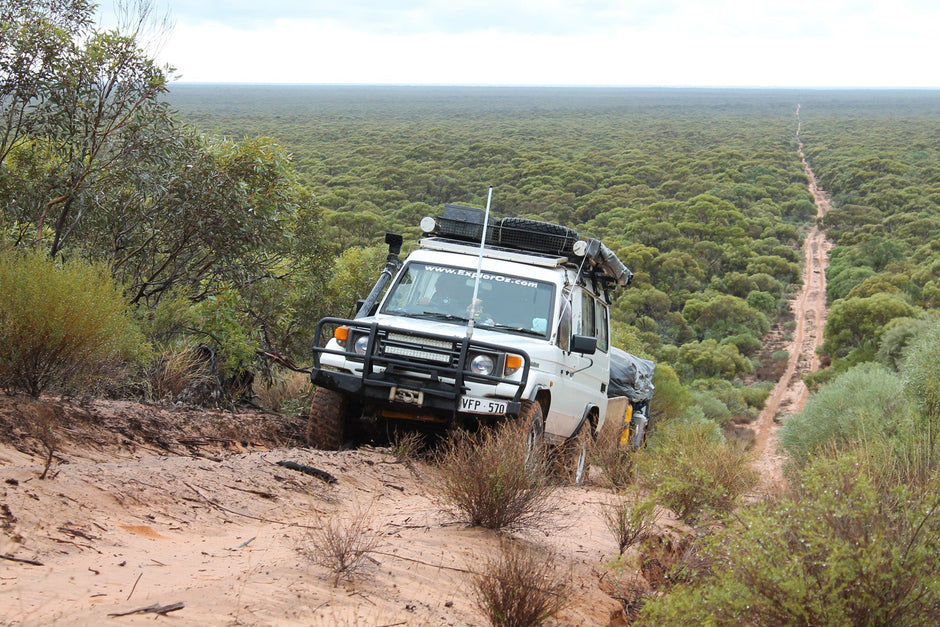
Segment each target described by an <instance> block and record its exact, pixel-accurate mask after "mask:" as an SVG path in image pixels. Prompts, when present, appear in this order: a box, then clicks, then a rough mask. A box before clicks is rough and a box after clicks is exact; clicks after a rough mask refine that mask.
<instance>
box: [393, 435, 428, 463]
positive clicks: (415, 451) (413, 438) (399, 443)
mask: <svg viewBox="0 0 940 627" xmlns="http://www.w3.org/2000/svg"><path fill="white" fill-rule="evenodd" d="M426 447H427V442H426V440H425V437H424V435H423V434H421V433H418V432H417V431H395V432H394V433H393V434H392V438H391V442H390V443H389V448H390V450H391V451H392V455H394V456H395V459H397V460H398V461H400V462H407V461H414V460H416V459H419V458H420V457H421V456H422V454H424V452H425V450H426Z"/></svg>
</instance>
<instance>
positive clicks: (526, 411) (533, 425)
mask: <svg viewBox="0 0 940 627" xmlns="http://www.w3.org/2000/svg"><path fill="white" fill-rule="evenodd" d="M519 420H520V421H521V422H522V424H524V425H525V434H526V436H525V462H526V465H527V466H535V465H537V464H540V463H542V462H543V460H544V459H545V417H544V416H543V415H542V406H541V405H540V404H538V403H537V402H535V401H522V410H521V411H520V412H519Z"/></svg>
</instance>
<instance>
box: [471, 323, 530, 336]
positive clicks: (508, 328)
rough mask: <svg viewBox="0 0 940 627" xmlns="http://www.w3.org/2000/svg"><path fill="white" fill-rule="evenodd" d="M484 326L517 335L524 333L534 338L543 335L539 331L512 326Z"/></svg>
mask: <svg viewBox="0 0 940 627" xmlns="http://www.w3.org/2000/svg"><path fill="white" fill-rule="evenodd" d="M485 326H487V327H492V328H494V329H500V330H503V331H516V332H518V333H525V334H526V335H535V336H538V337H542V336H543V335H545V333H542V332H539V331H534V330H532V329H528V328H526V327H517V326H513V325H511V324H488V325H485Z"/></svg>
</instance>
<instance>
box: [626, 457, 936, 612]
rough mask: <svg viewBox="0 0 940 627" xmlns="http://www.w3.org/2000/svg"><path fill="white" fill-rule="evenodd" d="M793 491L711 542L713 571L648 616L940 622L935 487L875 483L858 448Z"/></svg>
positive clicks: (811, 473)
mask: <svg viewBox="0 0 940 627" xmlns="http://www.w3.org/2000/svg"><path fill="white" fill-rule="evenodd" d="M793 485H795V486H796V487H795V488H794V489H793V490H792V491H791V492H790V493H788V494H786V495H784V496H783V497H781V498H780V499H779V500H775V501H765V502H759V503H754V504H752V505H750V506H748V507H746V508H743V509H742V510H741V511H740V512H739V514H738V516H737V517H736V519H735V520H734V521H733V522H732V524H730V526H728V527H727V528H724V529H722V530H720V531H718V532H717V533H716V534H715V535H714V536H712V537H710V538H706V539H705V540H704V541H702V547H701V551H702V553H703V554H704V556H705V557H706V558H707V559H709V560H711V564H712V568H711V569H710V570H709V572H707V573H705V574H702V575H699V576H698V578H697V579H696V580H694V581H692V582H691V583H689V584H687V585H682V586H678V587H676V588H674V589H673V590H672V591H671V592H669V593H668V594H666V595H665V596H664V597H662V598H660V599H658V600H656V601H653V602H651V603H650V604H648V605H647V606H646V608H645V609H644V611H643V613H642V617H641V620H640V621H639V622H637V623H636V624H638V625H688V624H709V625H925V626H926V625H936V624H938V623H940V561H938V560H937V559H936V556H937V555H938V554H940V515H938V514H940V512H938V507H940V497H938V496H937V493H938V491H937V488H938V487H940V485H936V483H935V485H933V486H932V489H929V488H928V489H916V490H911V489H909V488H906V487H899V488H896V489H895V490H893V491H892V492H891V493H890V494H886V493H885V492H883V491H880V490H878V489H876V488H875V486H874V485H873V484H872V482H871V481H870V480H869V478H868V477H867V476H866V475H865V473H863V472H860V471H859V469H858V467H857V465H856V463H855V461H854V460H853V459H851V458H842V459H836V460H833V459H822V460H819V461H817V462H816V463H814V464H812V465H810V466H808V467H807V468H806V469H805V471H804V472H803V473H802V474H801V476H800V481H799V482H798V483H795V484H793Z"/></svg>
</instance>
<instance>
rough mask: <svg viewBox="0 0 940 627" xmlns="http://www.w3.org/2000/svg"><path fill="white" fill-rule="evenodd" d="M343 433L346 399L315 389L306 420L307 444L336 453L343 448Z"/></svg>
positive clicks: (335, 393)
mask: <svg viewBox="0 0 940 627" xmlns="http://www.w3.org/2000/svg"><path fill="white" fill-rule="evenodd" d="M345 432H346V397H345V396H343V395H342V394H340V393H339V392H335V391H333V390H329V389H327V388H322V387H318V388H316V389H315V390H314V391H313V398H312V399H311V401H310V413H309V414H308V419H307V444H309V445H311V446H313V447H316V448H319V449H323V450H327V451H336V450H339V449H340V448H342V446H343V442H344V439H343V438H344V436H345Z"/></svg>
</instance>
